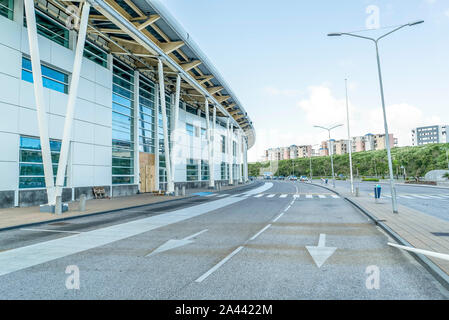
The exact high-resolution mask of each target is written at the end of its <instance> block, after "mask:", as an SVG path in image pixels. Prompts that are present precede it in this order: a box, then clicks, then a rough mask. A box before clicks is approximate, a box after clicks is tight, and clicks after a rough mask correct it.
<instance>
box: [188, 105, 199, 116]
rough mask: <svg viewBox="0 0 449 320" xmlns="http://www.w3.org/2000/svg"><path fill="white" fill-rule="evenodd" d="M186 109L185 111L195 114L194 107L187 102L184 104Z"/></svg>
mask: <svg viewBox="0 0 449 320" xmlns="http://www.w3.org/2000/svg"><path fill="white" fill-rule="evenodd" d="M186 111H187V112H188V113H191V114H194V115H197V111H196V109H195V108H194V107H192V106H190V105H188V104H186Z"/></svg>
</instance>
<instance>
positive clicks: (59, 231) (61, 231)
mask: <svg viewBox="0 0 449 320" xmlns="http://www.w3.org/2000/svg"><path fill="white" fill-rule="evenodd" d="M20 230H23V231H37V232H39V231H42V232H54V233H71V234H80V233H82V232H78V231H64V230H51V229H20Z"/></svg>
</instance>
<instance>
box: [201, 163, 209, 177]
mask: <svg viewBox="0 0 449 320" xmlns="http://www.w3.org/2000/svg"><path fill="white" fill-rule="evenodd" d="M201 180H202V181H207V180H209V162H208V161H205V160H201Z"/></svg>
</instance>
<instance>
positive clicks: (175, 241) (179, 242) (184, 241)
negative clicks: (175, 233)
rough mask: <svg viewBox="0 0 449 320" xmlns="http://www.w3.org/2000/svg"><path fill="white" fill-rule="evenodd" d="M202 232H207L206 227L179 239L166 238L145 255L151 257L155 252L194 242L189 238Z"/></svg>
mask: <svg viewBox="0 0 449 320" xmlns="http://www.w3.org/2000/svg"><path fill="white" fill-rule="evenodd" d="M204 232H207V229H206V230H203V231H200V232H197V233H195V234H192V235H191V236H188V237H186V238H184V239H180V240H178V239H171V240H168V241H167V242H166V243H164V244H163V245H161V246H160V247H159V248H157V249H156V250H154V251H153V252H151V253H150V254H147V255H146V256H147V257H151V256H153V255H155V254H158V253H161V252H165V251H168V250H171V249H175V248H179V247H182V246H185V245H188V244H191V243H192V242H195V241H193V240H190V239H192V238H195V237H197V236H199V235H200V234H202V233H204Z"/></svg>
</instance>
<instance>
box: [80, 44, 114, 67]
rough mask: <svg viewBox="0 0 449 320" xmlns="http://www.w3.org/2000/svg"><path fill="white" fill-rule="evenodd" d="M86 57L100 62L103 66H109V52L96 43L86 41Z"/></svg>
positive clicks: (97, 62)
mask: <svg viewBox="0 0 449 320" xmlns="http://www.w3.org/2000/svg"><path fill="white" fill-rule="evenodd" d="M83 55H84V57H85V58H87V59H89V60H91V61H93V62H95V63H96V64H99V65H100V66H102V67H105V68H107V67H108V54H107V52H106V51H104V50H103V49H100V48H99V47H97V46H96V45H94V44H92V43H90V42H89V41H86V43H85V44H84V53H83Z"/></svg>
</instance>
